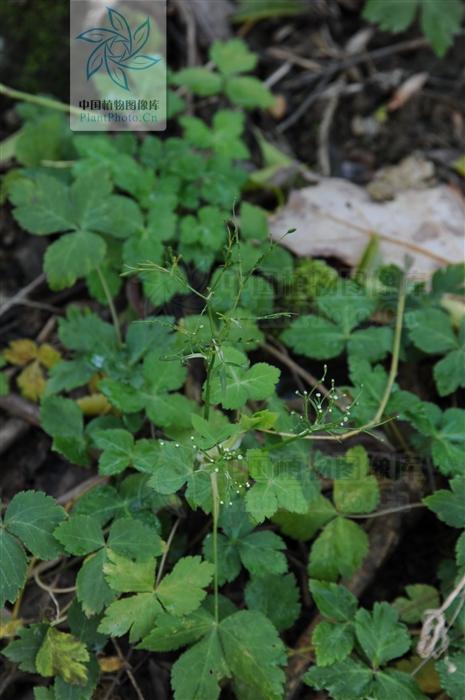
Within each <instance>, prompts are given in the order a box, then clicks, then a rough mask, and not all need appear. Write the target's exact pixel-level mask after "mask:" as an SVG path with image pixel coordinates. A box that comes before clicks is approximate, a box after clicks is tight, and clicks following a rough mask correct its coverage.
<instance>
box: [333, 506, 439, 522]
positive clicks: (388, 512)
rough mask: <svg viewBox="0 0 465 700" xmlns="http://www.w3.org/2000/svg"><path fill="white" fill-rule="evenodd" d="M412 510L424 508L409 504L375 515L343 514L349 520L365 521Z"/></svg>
mask: <svg viewBox="0 0 465 700" xmlns="http://www.w3.org/2000/svg"><path fill="white" fill-rule="evenodd" d="M413 508H426V505H425V504H424V503H409V504H407V505H405V506H396V507H394V508H386V509H385V510H378V511H376V513H363V514H362V513H361V514H357V515H355V514H354V515H351V514H350V513H344V514H342V513H341V515H344V517H345V518H350V519H351V520H366V519H367V518H380V517H381V516H382V515H390V514H391V513H402V512H403V511H406V510H413Z"/></svg>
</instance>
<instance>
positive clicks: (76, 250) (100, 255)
mask: <svg viewBox="0 0 465 700" xmlns="http://www.w3.org/2000/svg"><path fill="white" fill-rule="evenodd" d="M106 249H107V248H106V244H105V241H104V240H103V238H102V237H101V236H99V235H97V234H96V233H91V232H89V231H76V232H75V233H67V234H65V235H64V236H61V237H60V238H59V239H58V240H57V241H54V242H53V243H52V244H51V245H49V247H48V248H47V251H46V253H45V258H44V270H45V274H46V275H47V280H48V283H49V285H50V287H51V288H52V289H53V290H54V291H59V290H60V289H64V288H65V287H71V286H72V285H73V284H74V283H75V282H76V280H77V279H80V278H81V277H85V276H86V275H87V274H89V272H92V270H95V269H96V268H97V267H98V266H99V265H100V264H101V263H102V262H103V260H104V258H105V253H106Z"/></svg>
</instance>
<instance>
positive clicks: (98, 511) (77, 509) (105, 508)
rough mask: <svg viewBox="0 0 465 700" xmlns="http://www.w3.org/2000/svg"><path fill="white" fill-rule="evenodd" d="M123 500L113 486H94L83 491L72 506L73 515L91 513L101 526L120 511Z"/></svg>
mask: <svg viewBox="0 0 465 700" xmlns="http://www.w3.org/2000/svg"><path fill="white" fill-rule="evenodd" d="M123 504H124V501H123V499H122V498H121V497H120V496H119V494H118V492H117V490H116V489H115V488H114V487H113V486H108V485H106V484H105V485H104V486H96V487H94V488H93V489H91V490H90V491H87V493H84V494H83V495H82V496H81V498H80V499H79V500H78V501H77V503H76V504H75V505H74V507H73V511H72V513H73V515H92V517H94V518H97V519H98V520H99V522H100V525H102V527H103V526H104V525H106V524H107V522H108V521H109V520H111V519H112V518H113V517H114V516H116V515H119V514H120V513H121V511H122V508H123Z"/></svg>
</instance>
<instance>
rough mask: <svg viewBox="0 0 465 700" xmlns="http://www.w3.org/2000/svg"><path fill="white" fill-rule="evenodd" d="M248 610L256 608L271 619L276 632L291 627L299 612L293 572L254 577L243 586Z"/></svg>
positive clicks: (297, 593) (297, 592)
mask: <svg viewBox="0 0 465 700" xmlns="http://www.w3.org/2000/svg"><path fill="white" fill-rule="evenodd" d="M245 602H246V603H247V607H248V608H249V610H257V611H258V612H261V613H263V615H265V616H266V617H267V618H268V619H270V620H271V622H272V623H273V625H274V626H275V627H276V629H277V630H278V632H282V631H284V630H286V629H288V628H289V627H292V625H293V624H294V622H295V621H296V620H297V618H298V617H299V614H300V601H299V589H298V587H297V581H296V578H295V576H294V574H286V575H285V576H274V575H263V573H261V574H260V576H259V577H254V578H252V579H251V581H249V582H248V583H247V586H246V588H245Z"/></svg>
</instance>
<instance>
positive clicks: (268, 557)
mask: <svg viewBox="0 0 465 700" xmlns="http://www.w3.org/2000/svg"><path fill="white" fill-rule="evenodd" d="M220 524H221V526H222V528H223V532H224V535H222V534H220V535H219V537H218V558H219V567H218V568H219V580H220V582H224V581H232V580H233V579H235V578H236V576H238V574H239V572H240V568H241V562H242V564H243V566H245V568H246V569H247V570H248V571H249V572H250V573H251V574H253V575H254V576H257V577H258V576H266V575H268V574H282V573H284V572H285V571H286V569H287V561H286V557H285V556H284V554H283V550H284V549H285V543H284V541H283V540H282V539H281V537H279V536H278V535H276V534H275V533H274V532H270V531H268V530H267V531H258V532H257V531H256V532H253V528H254V524H253V522H252V521H251V520H250V518H249V516H248V515H247V513H246V512H245V510H244V504H243V501H242V500H239V499H237V500H236V501H234V502H233V504H232V505H231V506H228V508H227V509H224V510H223V512H222V514H221V516H220ZM204 554H205V556H206V557H207V559H209V560H210V561H213V548H212V537H211V535H207V537H206V538H205V541H204Z"/></svg>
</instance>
